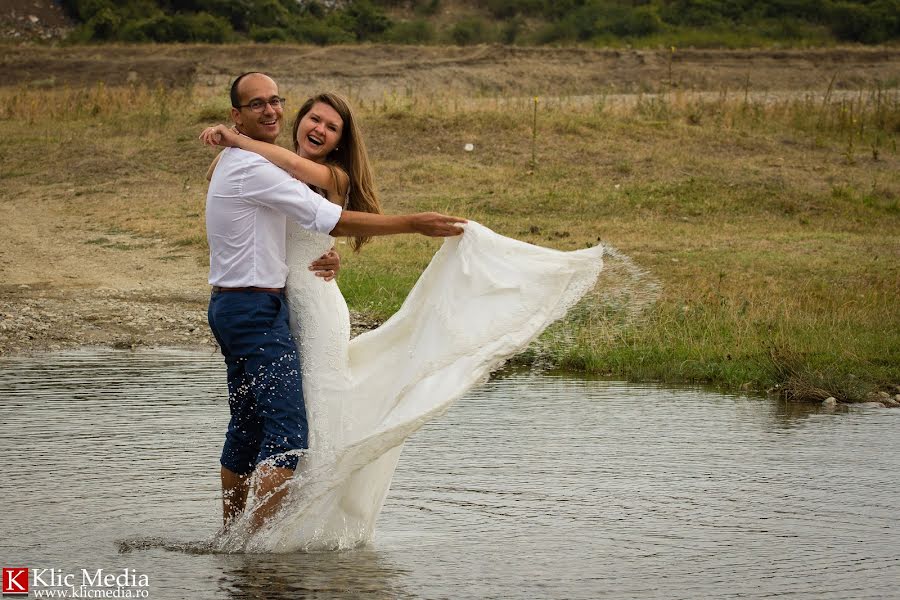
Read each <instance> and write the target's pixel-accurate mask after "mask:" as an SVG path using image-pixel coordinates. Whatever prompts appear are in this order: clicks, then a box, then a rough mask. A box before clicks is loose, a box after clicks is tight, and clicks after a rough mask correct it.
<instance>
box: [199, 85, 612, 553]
mask: <svg viewBox="0 0 900 600" xmlns="http://www.w3.org/2000/svg"><path fill="white" fill-rule="evenodd" d="M292 137H293V145H294V152H290V151H289V150H286V149H284V148H281V147H279V146H276V145H274V144H269V143H266V142H262V141H258V140H254V139H251V138H249V137H246V136H242V135H240V134H238V133H236V132H234V131H233V130H231V129H228V128H227V127H225V126H223V125H218V126H215V127H210V128H207V129H206V130H205V131H204V132H203V134H201V138H203V139H204V140H206V141H207V142H209V143H216V144H218V145H221V146H232V147H238V148H241V149H243V150H246V151H249V152H255V153H257V154H260V155H262V156H263V157H264V158H266V159H268V160H269V161H271V162H272V163H274V164H276V165H278V166H279V167H281V168H282V169H284V170H285V171H287V172H288V173H290V174H291V175H293V176H294V177H295V178H297V179H299V180H300V181H303V182H305V183H306V184H307V185H309V186H310V187H311V188H313V189H314V190H316V191H317V192H319V193H320V194H322V195H323V196H325V197H326V198H327V199H328V200H330V201H331V202H335V203H337V204H340V205H342V206H343V207H344V208H345V209H347V210H357V211H366V212H381V207H380V203H379V200H378V197H377V195H376V193H375V190H374V185H373V180H372V171H371V168H370V166H369V160H368V156H367V153H366V149H365V145H364V143H363V140H362V137H361V136H360V133H359V129H358V127H357V123H356V120H355V118H354V115H353V113H352V111H351V110H350V107H349V105H348V104H347V102H346V101H345V100H344V99H343V98H341V97H340V96H338V95H336V94H332V93H325V94H319V95H317V96H314V97H312V98H310V99H309V100H307V101H306V102H305V103H304V104H303V106H301V108H300V110H299V112H298V114H297V117H296V120H295V122H294V126H293V136H292ZM464 229H465V233H464V234H463V235H462V236H457V237H452V238H445V241H444V244H443V246H442V247H441V249H440V250H439V251H438V252H437V254H436V255H435V257H434V258H433V259H432V261H431V263H430V264H429V265H428V267H427V268H426V269H425V271H424V272H423V274H422V276H421V277H420V279H419V281H418V282H417V283H416V285H415V287H414V288H413V289H412V291H411V292H410V294H409V296H408V297H407V298H406V300H405V302H404V303H403V305H402V307H401V308H400V310H399V311H398V312H397V313H396V314H395V315H394V316H393V317H391V318H390V319H389V320H388V321H386V322H385V323H384V324H383V325H382V326H381V327H379V328H377V329H375V330H373V331H369V332H367V333H364V334H362V335H360V336H358V337H356V338H355V339H353V340H352V341H351V340H350V320H349V313H348V310H347V304H346V302H345V301H344V298H343V296H342V295H341V292H340V290H339V289H338V286H337V284H336V283H335V282H334V281H331V282H328V283H324V284H323V282H322V279H321V278H317V277H316V276H315V274H314V273H313V272H312V271H310V270H309V269H308V268H307V266H306V265H308V264H310V262H312V261H313V260H315V259H316V258H318V257H320V256H322V255H323V254H324V253H326V252H328V251H329V249H331V248H332V247H333V243H334V240H333V238H331V237H330V236H328V235H326V234H320V233H317V232H314V231H309V230H305V229H302V228H300V227H299V226H298V225H295V224H292V223H291V222H290V221H289V223H288V240H287V264H288V266H289V267H290V273H289V275H288V279H287V283H286V292H287V298H288V303H289V306H290V316H291V319H290V320H291V330H292V332H293V335H294V339H295V340H296V341H297V344H298V346H299V350H300V357H301V365H302V380H303V396H304V398H305V400H306V409H307V420H308V423H309V449H308V450H304V451H300V454H301V460H300V461H299V465H298V467H297V470H296V472H295V475H294V477H293V479H292V480H291V482H290V485H291V488H290V490H289V497H288V498H287V501H286V502H284V504H283V508H282V510H281V511H279V513H278V514H277V515H276V516H275V517H274V518H272V519H271V520H270V521H269V522H267V524H266V526H265V527H264V528H262V529H260V530H259V531H254V530H253V527H252V525H251V519H250V517H249V516H248V515H247V514H246V513H245V514H244V515H243V516H242V517H241V518H240V519H239V522H238V523H236V524H235V526H232V527H230V528H229V530H228V531H227V532H226V533H225V534H223V535H222V536H221V539H219V540H218V541H217V543H218V545H219V547H220V549H222V550H238V549H244V550H252V551H282V552H286V551H293V550H297V549H324V548H329V549H330V548H349V547H353V546H356V545H359V544H361V543H364V542H366V541H368V540H369V539H371V537H372V534H373V532H374V527H375V521H376V518H377V516H378V514H379V512H380V511H381V507H382V505H383V503H384V500H385V497H386V496H387V493H388V490H389V487H390V483H391V478H392V476H393V473H394V470H395V467H396V465H397V461H398V460H399V457H400V452H401V449H402V445H403V442H404V440H405V439H406V438H407V437H408V436H409V435H411V434H412V433H413V432H415V431H416V430H417V429H419V428H420V427H421V426H422V425H424V424H425V423H426V422H428V421H429V420H431V419H433V418H435V417H437V416H439V415H440V414H442V413H443V412H444V411H446V410H447V409H448V408H449V406H450V404H452V402H453V401H454V400H456V399H457V398H459V397H460V396H462V395H463V394H464V393H465V392H466V391H468V390H469V389H470V388H471V387H472V386H473V385H475V384H477V383H478V382H480V381H482V380H484V379H485V378H486V377H487V376H488V375H489V374H490V372H491V371H492V370H493V369H495V368H497V367H498V366H499V365H500V364H501V363H502V362H503V361H504V360H506V359H508V358H510V357H511V356H512V355H514V354H515V353H517V352H519V351H520V350H522V349H524V347H525V346H527V345H528V343H529V342H530V341H531V340H533V339H534V338H535V337H536V336H537V335H539V334H540V333H541V331H543V330H544V328H546V327H547V326H548V325H549V324H550V323H552V322H553V321H554V320H556V319H558V318H560V317H562V316H563V315H564V314H565V311H566V310H567V309H568V308H569V307H570V306H572V305H573V304H574V303H575V302H576V301H577V300H578V299H579V298H580V297H581V296H582V295H583V294H584V293H585V292H587V291H588V290H589V289H590V288H591V287H592V286H593V285H594V283H595V281H596V279H597V277H598V275H599V272H600V269H601V267H602V259H601V257H602V248H601V247H599V246H597V247H594V248H588V249H585V250H578V251H575V252H560V251H557V250H550V249H546V248H540V247H537V246H532V245H530V244H526V243H523V242H519V241H517V240H512V239H509V238H505V237H503V236H500V235H498V234H496V233H494V232H492V231H490V230H489V229H487V228H485V227H483V226H481V225H479V224H477V223H474V222H471V221H470V222H469V223H467V224H466V225H465V226H464ZM366 241H367V239H366V238H359V237H358V238H355V239H353V241H352V245H353V248H354V250H357V251H358V250H359V249H360V248H362V246H363V245H364V244H365V243H366ZM247 512H249V511H247Z"/></svg>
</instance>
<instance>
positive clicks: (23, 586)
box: [3, 567, 28, 596]
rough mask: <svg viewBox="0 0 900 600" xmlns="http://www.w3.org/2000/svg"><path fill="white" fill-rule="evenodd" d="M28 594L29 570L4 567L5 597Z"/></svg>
mask: <svg viewBox="0 0 900 600" xmlns="http://www.w3.org/2000/svg"><path fill="white" fill-rule="evenodd" d="M7 594H22V595H27V594H28V569H27V568H10V567H3V595H4V596H5V595H7Z"/></svg>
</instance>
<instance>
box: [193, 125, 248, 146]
mask: <svg viewBox="0 0 900 600" xmlns="http://www.w3.org/2000/svg"><path fill="white" fill-rule="evenodd" d="M240 139H241V134H239V133H238V132H237V131H235V130H234V129H230V128H228V127H225V126H224V125H215V126H214V127H207V128H206V129H204V130H203V131H202V132H201V133H200V140H202V141H203V143H204V144H206V145H207V146H228V147H231V148H240Z"/></svg>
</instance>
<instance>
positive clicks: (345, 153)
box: [291, 92, 381, 252]
mask: <svg viewBox="0 0 900 600" xmlns="http://www.w3.org/2000/svg"><path fill="white" fill-rule="evenodd" d="M317 102H321V103H323V104H327V105H328V106H330V107H331V108H333V109H334V110H335V111H337V113H338V114H339V115H340V116H341V120H343V121H344V126H343V128H342V130H341V139H340V140H339V141H338V144H337V146H336V147H335V149H334V150H332V151H331V152H330V153H329V154H328V156H327V157H325V166H327V167H328V168H329V169H331V179H332V182H333V184H334V187H335V189H337V175H336V172H335V170H334V169H335V167H338V168H341V169H343V170H344V172H345V173H347V177H348V178H349V179H350V197H349V202H348V203H347V208H348V209H349V210H357V211H361V212H369V213H376V214H381V203H380V202H379V200H378V194H377V192H376V191H375V184H374V178H373V176H372V167H371V165H370V164H369V154H368V152H366V144H365V142H364V141H363V138H362V134H361V133H360V131H359V127H358V126H357V125H356V119H354V118H353V111H352V110H351V109H350V105H349V104H348V103H347V101H346V100H345V99H344V98H343V97H341V96H339V95H338V94H334V93H331V92H324V93H321V94H316V95H315V96H313V97H311V98H309V99H308V100H307V101H306V102H304V103H303V106H301V107H300V110H299V111H297V117H296V118H295V119H294V126H293V128H292V130H291V139H292V140H293V144H294V152H296V151H297V148H298V143H297V130H298V129H299V128H300V121H301V120H302V119H303V117H304V116H306V113H308V112H309V111H310V110H312V107H313V106H314V105H315V104H316V103H317ZM370 239H371V238H368V237H359V236H357V237H354V238H353V241H352V242H351V245H352V247H353V250H354V251H355V252H359V250H360V248H362V247H363V244H365V243H366V242H368V241H369V240H370Z"/></svg>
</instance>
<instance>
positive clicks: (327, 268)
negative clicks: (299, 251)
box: [309, 248, 341, 281]
mask: <svg viewBox="0 0 900 600" xmlns="http://www.w3.org/2000/svg"><path fill="white" fill-rule="evenodd" d="M309 270H310V271H315V273H314V274H315V276H316V277H321V278H322V279H324V280H325V281H331V280H332V279H334V276H335V275H337V272H338V271H340V270H341V257H340V255H339V254H338V253H337V252H336V251H335V249H334V248H332V249H331V250H329V251H328V252H326V253H325V254H323V255H322V256H320V257H319V258H318V259H317V260H314V261H313V262H312V264H310V265H309Z"/></svg>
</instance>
